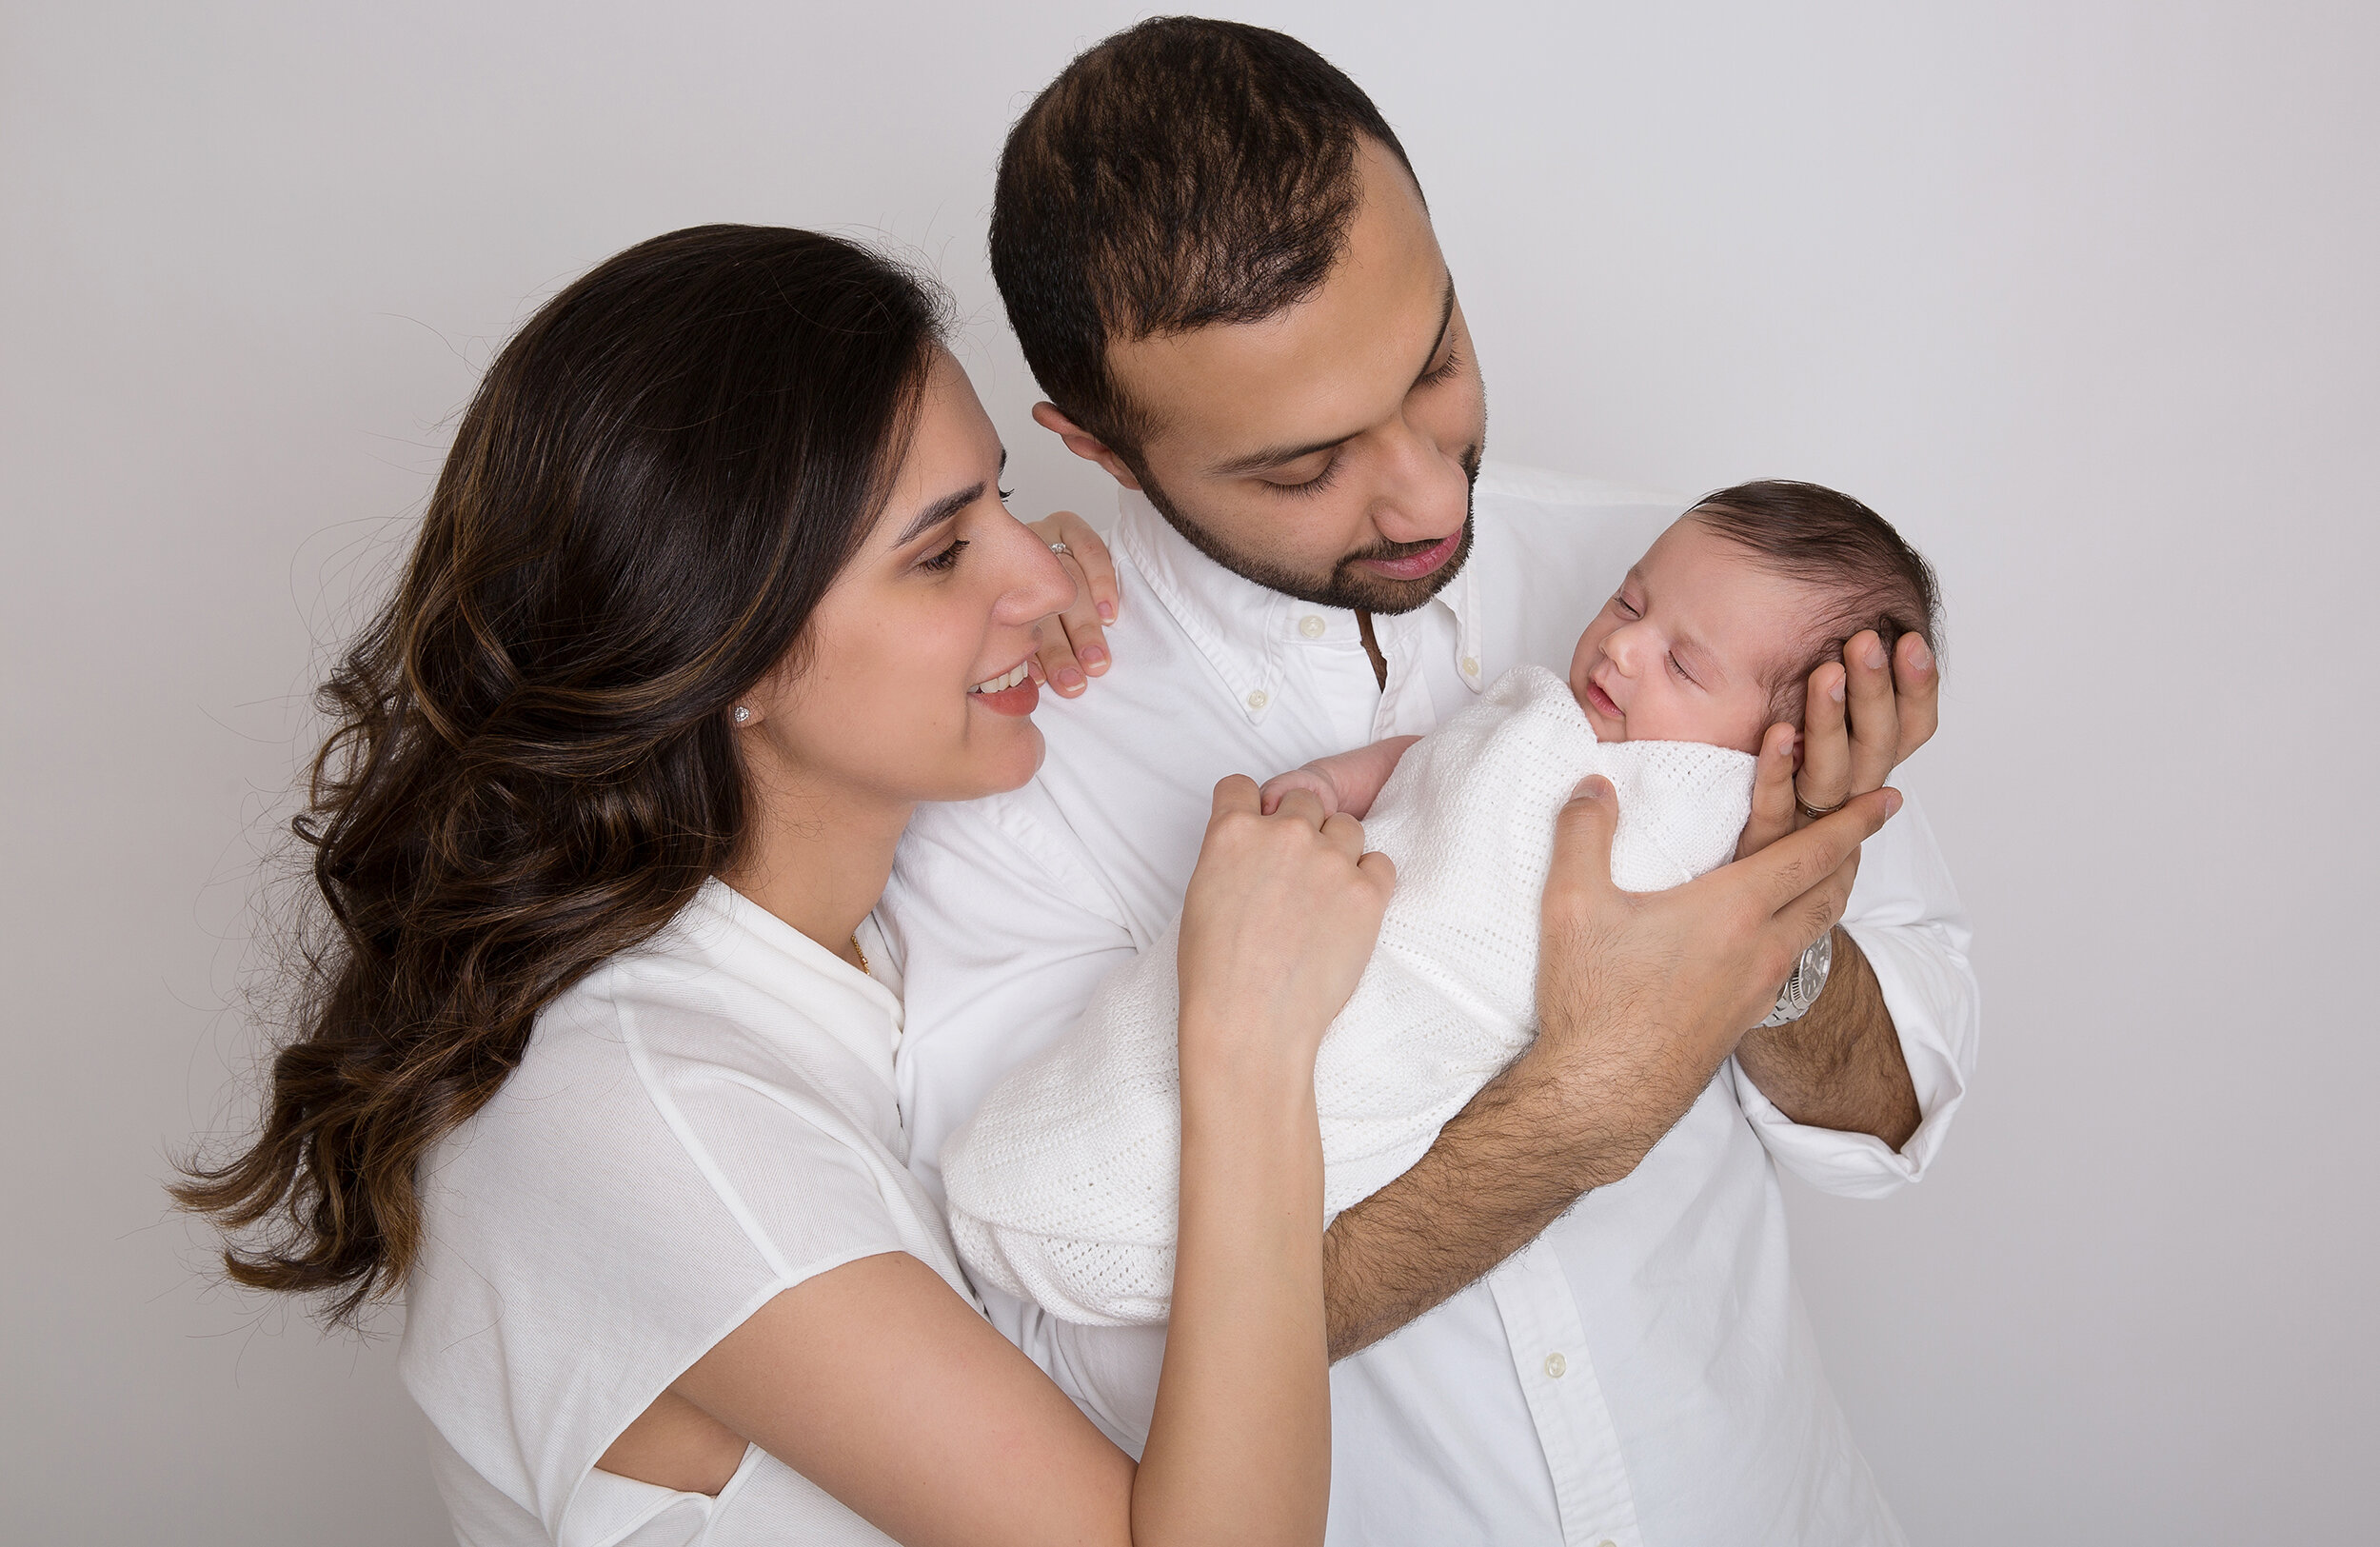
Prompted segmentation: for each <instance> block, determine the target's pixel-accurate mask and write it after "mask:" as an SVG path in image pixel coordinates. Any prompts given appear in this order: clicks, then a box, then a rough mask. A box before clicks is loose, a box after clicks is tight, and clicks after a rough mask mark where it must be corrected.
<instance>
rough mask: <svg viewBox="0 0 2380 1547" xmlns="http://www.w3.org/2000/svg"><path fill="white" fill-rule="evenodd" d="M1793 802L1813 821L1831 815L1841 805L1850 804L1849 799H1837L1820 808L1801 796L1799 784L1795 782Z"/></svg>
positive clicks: (1840, 807)
mask: <svg viewBox="0 0 2380 1547" xmlns="http://www.w3.org/2000/svg"><path fill="white" fill-rule="evenodd" d="M1794 803H1795V805H1797V806H1799V807H1801V814H1802V815H1803V816H1805V817H1808V818H1809V819H1810V820H1811V821H1813V822H1816V821H1818V820H1819V819H1820V818H1822V817H1831V816H1833V815H1834V814H1835V812H1837V811H1840V810H1841V809H1842V808H1843V807H1845V806H1847V805H1849V804H1851V803H1850V802H1849V801H1837V802H1835V803H1834V804H1833V805H1830V806H1827V807H1826V808H1824V809H1823V810H1821V809H1820V808H1819V807H1817V806H1815V805H1812V804H1811V803H1809V802H1808V801H1805V800H1803V799H1802V798H1801V786H1800V785H1799V784H1795V786H1794Z"/></svg>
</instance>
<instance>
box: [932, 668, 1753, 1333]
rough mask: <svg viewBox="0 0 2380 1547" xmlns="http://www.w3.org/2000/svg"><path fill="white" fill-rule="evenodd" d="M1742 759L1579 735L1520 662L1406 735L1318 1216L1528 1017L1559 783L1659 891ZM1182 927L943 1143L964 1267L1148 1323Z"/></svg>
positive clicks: (1695, 871) (1400, 1159)
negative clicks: (1613, 801)
mask: <svg viewBox="0 0 2380 1547" xmlns="http://www.w3.org/2000/svg"><path fill="white" fill-rule="evenodd" d="M1754 763H1755V760H1754V759H1753V758H1752V757H1751V756H1750V755H1749V754H1747V753H1743V752H1736V751H1733V750H1730V749H1729V748H1726V747H1719V746H1705V745H1702V744H1698V743H1694V742H1620V743H1614V744H1608V745H1607V744H1598V743H1597V741H1596V739H1595V732H1594V730H1593V729H1592V728H1591V727H1590V726H1589V725H1588V724H1587V718H1586V716H1585V714H1584V713H1583V712H1581V711H1580V709H1579V707H1578V705H1577V702H1576V701H1575V700H1574V699H1572V697H1571V695H1570V689H1569V688H1568V687H1567V686H1566V685H1564V684H1563V683H1562V681H1561V680H1560V679H1559V678H1557V677H1556V676H1555V675H1554V674H1553V673H1552V672H1549V671H1545V670H1543V669H1541V668H1539V667H1537V666H1517V667H1515V668H1514V669H1513V670H1511V671H1508V672H1506V673H1505V674H1504V675H1503V676H1502V677H1501V678H1499V679H1498V680H1497V683H1496V684H1495V685H1494V686H1493V687H1491V688H1490V689H1489V690H1488V692H1487V693H1486V694H1484V695H1483V696H1482V697H1481V699H1480V700H1479V702H1478V703H1477V704H1472V705H1470V706H1469V707H1468V708H1466V709H1464V710H1463V711H1462V712H1461V713H1460V714H1458V715H1456V716H1455V717H1454V718H1453V719H1451V720H1449V721H1447V723H1446V724H1443V725H1441V726H1440V727H1438V730H1437V731H1435V732H1433V733H1432V734H1431V735H1429V736H1427V737H1424V738H1423V739H1422V740H1421V741H1420V742H1419V743H1418V744H1416V745H1415V746H1414V747H1413V749H1412V750H1411V751H1409V752H1407V753H1406V754H1405V756H1404V759H1403V761H1402V762H1401V763H1400V764H1398V769H1397V772H1396V774H1395V776H1394V777H1392V778H1391V779H1390V780H1389V782H1388V784H1387V787H1386V788H1384V789H1383V790H1381V792H1380V797H1379V799H1378V801H1377V802H1375V803H1374V804H1373V807H1372V813H1371V816H1370V818H1369V820H1367V821H1366V822H1365V823H1364V834H1365V840H1366V843H1367V844H1368V846H1370V847H1372V848H1375V849H1378V850H1379V851H1380V852H1382V853H1384V854H1386V855H1387V856H1388V857H1389V858H1390V859H1392V860H1394V861H1395V862H1396V863H1397V891H1396V895H1395V896H1394V898H1393V899H1392V900H1391V901H1390V902H1389V905H1388V914H1387V917H1386V919H1385V920H1384V921H1383V922H1382V924H1381V926H1380V938H1379V944H1378V946H1377V947H1376V948H1375V949H1374V951H1373V953H1372V961H1371V963H1370V965H1368V966H1366V967H1365V968H1364V971H1363V977H1362V979H1361V980H1360V982H1358V984H1357V986H1356V991H1355V993H1354V995H1353V996H1352V997H1351V998H1350V999H1349V1000H1348V1001H1347V1005H1346V1008H1344V1009H1343V1010H1341V1011H1340V1012H1339V1018H1338V1019H1337V1020H1336V1021H1332V1022H1331V1026H1330V1029H1329V1031H1328V1032H1327V1033H1325V1034H1324V1036H1323V1039H1322V1046H1321V1051H1320V1053H1319V1056H1318V1057H1317V1059H1316V1061H1315V1067H1314V1092H1315V1102H1316V1105H1317V1106H1318V1108H1319V1111H1320V1115H1321V1128H1322V1159H1323V1166H1324V1176H1323V1189H1322V1199H1323V1208H1324V1212H1325V1220H1326V1222H1327V1220H1329V1219H1335V1218H1337V1217H1338V1215H1339V1211H1340V1210H1342V1209H1344V1208H1346V1207H1347V1206H1348V1205H1350V1204H1352V1203H1355V1202H1357V1201H1358V1200H1361V1199H1363V1198H1366V1197H1368V1196H1370V1195H1371V1194H1372V1193H1374V1192H1377V1191H1378V1190H1379V1189H1380V1188H1381V1187H1383V1186H1385V1185H1386V1184H1387V1183H1388V1182H1390V1181H1391V1180H1395V1179H1396V1178H1397V1177H1398V1176H1400V1175H1402V1174H1403V1173H1404V1172H1405V1170H1406V1169H1407V1168H1409V1167H1410V1166H1412V1164H1413V1163H1414V1162H1415V1161H1416V1160H1419V1159H1420V1158H1421V1156H1422V1154H1423V1152H1425V1151H1426V1150H1428V1149H1429V1147H1430V1144H1431V1143H1432V1141H1433V1140H1436V1139H1437V1138H1438V1129H1439V1128H1440V1127H1441V1126H1443V1125H1444V1123H1445V1121H1446V1120H1447V1119H1449V1118H1451V1117H1453V1116H1454V1115H1455V1114H1456V1113H1457V1112H1458V1111H1460V1110H1461V1109H1462V1107H1463V1103H1465V1102H1466V1101H1470V1099H1471V1098H1472V1096H1473V1095H1474V1094H1475V1093H1477V1092H1478V1089H1479V1087H1480V1086H1482V1085H1484V1084H1486V1083H1487V1082H1488V1081H1490V1080H1492V1079H1494V1078H1495V1077H1496V1075H1497V1072H1498V1071H1500V1070H1501V1069H1502V1068H1503V1067H1504V1066H1505V1065H1506V1064H1507V1063H1510V1062H1511V1061H1513V1059H1514V1058H1516V1057H1517V1056H1518V1054H1519V1053H1520V1051H1521V1050H1522V1049H1523V1048H1525V1047H1526V1046H1527V1045H1528V1044H1529V1041H1530V1039H1531V1038H1533V1037H1534V1036H1536V1034H1537V928H1538V911H1539V909H1538V904H1539V901H1540V898H1541V896H1542V894H1543V892H1544V890H1545V878H1546V874H1547V872H1548V870H1550V869H1551V868H1552V863H1553V854H1554V818H1555V815H1556V813H1557V812H1558V811H1559V810H1560V809H1561V807H1562V805H1563V803H1565V802H1566V801H1568V800H1569V799H1570V795H1571V792H1572V790H1574V789H1575V788H1576V787H1577V783H1578V781H1579V780H1581V779H1583V778H1585V777H1586V776H1587V775H1589V774H1591V773H1599V774H1602V775H1603V776H1604V777H1605V778H1607V779H1609V780H1611V782H1612V784H1613V787H1614V789H1615V790H1616V792H1617V794H1618V797H1619V826H1618V829H1617V832H1616V835H1615V836H1614V839H1613V843H1612V879H1613V880H1614V881H1615V882H1616V883H1618V884H1619V885H1620V886H1621V887H1622V888H1623V889H1625V890H1628V891H1634V892H1649V891H1659V890H1662V889H1664V888H1667V887H1670V886H1675V885H1677V884H1679V883H1682V882H1686V881H1690V880H1692V879H1693V878H1694V877H1696V876H1698V875H1700V874H1702V873H1703V872H1704V871H1706V870H1710V869H1712V868H1714V867H1716V866H1717V865H1720V864H1723V863H1726V862H1727V861H1728V860H1729V859H1731V858H1733V857H1734V855H1735V841H1736V839H1737V837H1738V836H1740V834H1741V833H1742V831H1743V825H1744V818H1745V816H1746V814H1747V813H1748V812H1749V810H1750V808H1751V803H1752V774H1753V766H1754ZM1179 942H1180V921H1179V920H1177V921H1176V922H1175V924H1174V926H1173V927H1172V928H1170V929H1168V930H1167V931H1166V933H1165V937H1164V938H1163V939H1162V940H1160V941H1159V942H1157V943H1156V944H1155V945H1152V946H1151V947H1150V948H1149V949H1148V950H1146V951H1143V952H1141V953H1140V955H1139V956H1138V957H1136V958H1134V959H1133V961H1132V962H1129V963H1128V964H1126V965H1124V966H1122V967H1120V968H1118V969H1117V970H1116V971H1115V972H1113V973H1111V974H1110V975H1109V976H1108V978H1107V979H1106V981H1105V982H1102V983H1101V984H1100V987H1099V990H1098V992H1097V993H1096V994H1095V995H1094V996H1093V997H1092V1000H1091V1002H1090V1005H1089V1007H1088V1008H1086V1009H1085V1010H1084V1011H1083V1014H1082V1019H1081V1022H1080V1023H1078V1024H1077V1025H1076V1027H1075V1028H1074V1029H1073V1030H1072V1031H1071V1032H1069V1033H1068V1034H1067V1035H1066V1037H1065V1038H1064V1039H1063V1040H1062V1041H1060V1042H1059V1043H1058V1045H1057V1046H1055V1047H1053V1048H1051V1049H1049V1050H1048V1051H1047V1052H1046V1053H1044V1054H1043V1055H1042V1056H1041V1057H1040V1058H1039V1059H1036V1060H1034V1061H1031V1062H1029V1063H1026V1064H1024V1065H1022V1066H1021V1067H1020V1068H1018V1069H1017V1070H1016V1071H1015V1072H1014V1073H1012V1074H1010V1075H1009V1077H1008V1078H1007V1079H1006V1080H1005V1081H1002V1083H1001V1084H1000V1086H999V1087H998V1088H997V1089H995V1090H994V1091H993V1092H992V1094H991V1096H990V1097H989V1098H987V1099H986V1100H985V1101H984V1102H983V1105H982V1107H981V1108H980V1109H979V1110H978V1111H977V1112H976V1114H975V1116H974V1117H973V1118H972V1119H971V1120H970V1121H968V1122H967V1123H966V1124H965V1126H963V1127H962V1128H961V1129H959V1131H958V1132H956V1133H954V1134H953V1135H951V1137H950V1141H949V1142H948V1143H947V1144H946V1145H945V1146H944V1147H943V1149H942V1181H943V1184H944V1186H945V1188H946V1189H947V1192H948V1199H949V1207H950V1231H951V1235H952V1237H953V1238H954V1239H955V1240H957V1242H958V1245H959V1251H960V1255H961V1256H962V1257H963V1258H964V1259H966V1264H967V1268H968V1270H969V1271H970V1272H972V1273H974V1274H975V1275H976V1276H977V1278H978V1279H979V1280H980V1281H982V1282H988V1283H991V1284H996V1285H998V1286H999V1287H1000V1288H1002V1289H1003V1290H1006V1291H1007V1292H1008V1293H1009V1294H1012V1295H1018V1296H1021V1297H1023V1298H1024V1299H1031V1300H1034V1301H1037V1302H1038V1303H1040V1304H1041V1306H1043V1307H1044V1308H1046V1309H1047V1310H1049V1311H1050V1312H1051V1313H1053V1314H1054V1315H1056V1316H1058V1317H1060V1318H1061V1319H1065V1320H1068V1321H1080V1322H1087V1323H1089V1324H1091V1325H1094V1326H1122V1325H1131V1324H1137V1323H1145V1322H1154V1321H1162V1320H1164V1319H1165V1316H1166V1310H1167V1306H1168V1304H1169V1302H1170V1301H1171V1299H1172V1296H1173V1281H1174V1229H1175V1218H1176V1213H1177V1209H1178V1207H1179V1193H1178V1189H1179V1185H1180V1162H1181V1099H1180V1070H1179V1068H1178V1066H1177V1064H1176V1061H1175V1038H1176V1034H1177V1029H1178V1027H1177V1023H1178V1021H1179V1018H1180V985H1179V983H1178V982H1177V980H1176V977H1175V965H1176V957H1177V955H1178V950H1179Z"/></svg>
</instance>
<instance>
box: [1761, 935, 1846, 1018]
mask: <svg viewBox="0 0 2380 1547" xmlns="http://www.w3.org/2000/svg"><path fill="white" fill-rule="evenodd" d="M1834 965H1835V931H1834V930H1832V929H1830V930H1828V931H1827V932H1826V933H1825V934H1823V935H1820V936H1819V937H1818V943H1816V944H1815V945H1813V946H1811V947H1810V949H1808V950H1806V951H1804V952H1802V953H1801V960H1800V961H1798V962H1795V963H1794V975H1793V976H1792V977H1790V978H1788V979H1786V980H1785V986H1784V987H1783V988H1781V989H1779V990H1777V995H1776V1008H1775V1009H1774V1010H1771V1011H1770V1012H1769V1018H1768V1019H1767V1020H1766V1021H1761V1022H1760V1024H1761V1025H1763V1026H1783V1025H1790V1024H1792V1023H1793V1022H1794V1021H1798V1020H1800V1019H1801V1018H1802V1017H1803V1016H1805V1015H1808V1014H1809V1013H1810V1006H1812V1005H1813V1004H1815V1003H1817V1002H1818V996H1819V995H1820V994H1822V993H1824V992H1825V991H1826V975H1827V971H1828V969H1830V968H1832V967H1833V966H1834Z"/></svg>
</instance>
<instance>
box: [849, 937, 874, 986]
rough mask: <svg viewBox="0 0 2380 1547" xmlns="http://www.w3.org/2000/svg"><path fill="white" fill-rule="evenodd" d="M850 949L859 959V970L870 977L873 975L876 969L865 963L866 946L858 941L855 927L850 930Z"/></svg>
mask: <svg viewBox="0 0 2380 1547" xmlns="http://www.w3.org/2000/svg"><path fill="white" fill-rule="evenodd" d="M851 949H852V951H853V953H854V954H855V955H857V956H858V957H859V959H860V970H861V971H862V972H864V973H866V974H867V975H868V976H869V977H871V978H873V977H875V976H876V969H875V968H874V967H871V966H869V965H868V964H867V947H866V946H864V945H863V944H861V943H860V932H859V931H858V930H856V929H854V930H853V931H851Z"/></svg>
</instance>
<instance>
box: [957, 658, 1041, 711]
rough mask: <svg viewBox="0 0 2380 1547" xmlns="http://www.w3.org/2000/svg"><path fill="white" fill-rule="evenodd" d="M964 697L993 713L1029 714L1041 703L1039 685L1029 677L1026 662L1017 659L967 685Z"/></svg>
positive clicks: (1029, 673)
mask: <svg viewBox="0 0 2380 1547" xmlns="http://www.w3.org/2000/svg"><path fill="white" fill-rule="evenodd" d="M967 697H969V698H971V699H973V700H975V701H976V702H977V703H978V704H982V705H983V707H985V708H987V709H989V710H991V711H992V712H993V713H994V714H1011V715H1023V714H1031V713H1032V712H1033V711H1034V709H1035V708H1036V707H1038V706H1039V705H1040V704H1041V684H1039V683H1036V682H1035V681H1034V680H1033V671H1032V667H1031V665H1030V664H1029V661H1020V662H1018V663H1017V664H1015V665H1013V666H1011V667H1009V668H1008V669H1007V670H1006V671H1003V672H1002V673H1001V674H1000V675H999V676H997V677H993V678H990V679H988V680H986V681H984V682H980V683H978V684H975V685H974V686H973V687H970V688H968V689H967Z"/></svg>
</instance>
